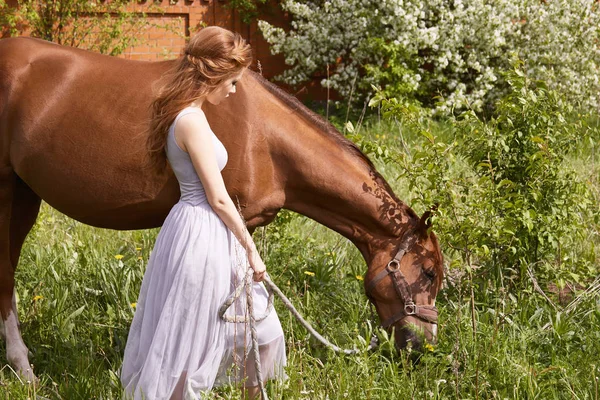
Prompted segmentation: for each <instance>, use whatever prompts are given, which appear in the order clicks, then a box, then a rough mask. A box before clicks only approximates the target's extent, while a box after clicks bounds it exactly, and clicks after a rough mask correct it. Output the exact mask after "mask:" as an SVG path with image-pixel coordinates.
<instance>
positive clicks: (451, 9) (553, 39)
mask: <svg viewBox="0 0 600 400" xmlns="http://www.w3.org/2000/svg"><path fill="white" fill-rule="evenodd" d="M281 6H282V8H283V9H284V10H285V11H287V12H288V13H289V14H290V16H291V17H292V22H291V26H292V28H291V30H290V31H289V32H285V31H284V30H283V29H281V28H278V27H275V26H273V25H270V24H269V23H267V22H265V21H259V27H260V29H261V31H262V33H263V35H264V37H265V39H266V40H267V41H268V42H269V43H270V44H271V51H272V53H273V54H284V56H285V61H286V63H287V64H288V65H290V66H291V68H289V69H288V70H286V71H285V72H284V73H283V74H282V75H280V76H278V77H277V79H279V80H282V81H284V82H286V83H288V84H292V85H298V84H300V83H302V82H304V81H307V80H308V79H309V78H310V77H311V76H313V75H314V74H316V73H318V74H322V75H325V71H326V68H327V66H328V65H329V67H330V70H329V78H328V79H323V81H322V82H321V83H322V85H323V86H327V85H328V86H329V87H330V88H332V89H335V90H337V91H338V92H339V93H340V94H341V95H342V96H344V97H348V96H350V94H351V93H354V99H355V100H358V99H362V98H365V97H368V96H369V95H370V94H371V84H375V85H379V86H382V87H383V88H384V92H385V93H386V94H387V95H391V96H398V97H404V98H408V99H415V100H418V101H420V102H421V103H423V104H425V105H427V106H431V107H434V108H435V110H436V111H437V112H441V113H445V112H449V111H451V110H452V109H454V108H457V107H462V106H464V104H465V103H468V104H469V105H470V108H473V109H475V110H481V109H483V107H484V106H485V105H488V104H492V103H493V101H494V100H496V99H497V98H498V97H499V96H500V95H501V94H502V92H503V90H504V89H505V88H506V84H505V83H504V81H503V79H502V78H501V74H500V71H503V70H505V69H507V68H509V67H510V64H509V63H510V60H509V57H507V56H508V55H509V54H511V53H515V54H516V55H517V56H518V57H519V58H521V59H522V60H523V61H524V62H525V63H526V65H527V68H528V71H527V72H528V74H529V76H531V77H532V78H534V79H541V80H544V81H546V82H548V84H549V86H550V87H551V88H552V89H556V90H559V91H561V92H563V93H565V94H566V95H567V97H568V98H570V99H572V100H576V101H578V102H581V103H582V104H584V105H585V106H587V107H591V108H597V107H598V105H599V99H598V93H599V92H600V82H599V71H598V66H599V61H600V54H599V49H598V46H599V44H600V32H599V27H600V11H599V9H598V7H599V5H598V3H597V2H596V1H595V0H551V1H541V0H493V1H492V0H470V1H468V2H464V3H463V1H462V0H328V1H321V0H284V1H283V2H282V4H281Z"/></svg>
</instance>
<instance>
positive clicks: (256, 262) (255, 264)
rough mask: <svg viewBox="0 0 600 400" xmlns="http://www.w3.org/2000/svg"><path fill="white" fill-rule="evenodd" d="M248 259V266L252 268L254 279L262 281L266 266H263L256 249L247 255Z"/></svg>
mask: <svg viewBox="0 0 600 400" xmlns="http://www.w3.org/2000/svg"><path fill="white" fill-rule="evenodd" d="M248 261H249V262H250V267H252V269H253V270H254V276H253V278H254V281H255V282H262V281H263V280H264V279H265V272H266V270H267V267H266V266H265V263H264V262H263V260H262V258H260V254H259V253H258V251H254V252H252V254H250V255H249V256H248Z"/></svg>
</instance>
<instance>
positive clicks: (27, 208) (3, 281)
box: [0, 168, 40, 382]
mask: <svg viewBox="0 0 600 400" xmlns="http://www.w3.org/2000/svg"><path fill="white" fill-rule="evenodd" d="M39 205H40V200H39V198H38V197H37V196H36V195H35V194H34V193H33V192H32V191H31V189H29V188H28V187H27V186H26V185H25V184H24V183H23V182H22V181H21V180H20V179H19V178H18V177H17V176H16V175H15V173H14V172H13V171H12V169H11V168H2V169H0V316H1V317H2V318H1V319H2V323H3V325H4V338H5V340H6V358H7V360H8V362H9V363H10V364H11V365H12V366H13V368H15V370H16V371H17V372H19V373H20V374H21V375H22V376H23V377H24V378H25V379H26V380H27V381H30V382H33V381H34V380H35V375H34V374H33V370H32V367H31V365H30V364H29V358H28V353H29V350H28V349H27V346H25V343H24V342H23V339H22V337H21V332H20V329H19V319H18V315H17V305H16V301H15V297H16V296H15V291H14V289H15V288H14V286H15V269H16V266H17V262H18V260H19V254H20V251H21V247H22V245H23V241H24V240H25V237H26V236H27V233H28V232H29V230H30V229H31V227H32V226H33V223H35V219H36V217H37V212H38V210H39Z"/></svg>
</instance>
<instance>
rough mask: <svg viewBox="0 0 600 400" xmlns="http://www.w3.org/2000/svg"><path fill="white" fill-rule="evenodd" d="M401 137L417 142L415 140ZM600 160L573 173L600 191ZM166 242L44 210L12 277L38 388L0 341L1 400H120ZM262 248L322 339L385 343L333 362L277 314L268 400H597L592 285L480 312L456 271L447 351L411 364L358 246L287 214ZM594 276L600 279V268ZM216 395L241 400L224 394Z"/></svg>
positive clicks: (491, 305) (367, 130)
mask: <svg viewBox="0 0 600 400" xmlns="http://www.w3.org/2000/svg"><path fill="white" fill-rule="evenodd" d="M393 132H397V127H395V126H393V125H386V124H379V123H377V122H373V123H371V124H367V125H366V126H365V127H363V130H362V134H363V135H364V136H365V138H366V139H367V140H369V141H372V142H374V143H382V144H385V145H386V146H389V147H390V148H399V147H400V144H399V141H398V139H397V136H396V134H395V133H393ZM405 140H406V141H407V142H408V144H409V145H410V141H411V138H410V137H405ZM595 153H596V151H595V150H593V149H591V150H590V149H589V148H586V147H584V148H582V149H581V151H580V152H579V153H578V157H576V158H573V159H572V160H570V162H571V163H572V165H574V166H575V167H576V169H577V171H578V173H579V174H580V175H581V176H582V177H583V178H584V179H585V180H587V182H588V183H589V185H590V187H591V188H592V189H593V190H594V191H595V192H596V194H598V191H599V190H600V183H599V182H598V176H599V175H600V162H599V161H598V154H595ZM376 164H377V166H378V169H379V170H380V171H381V172H382V174H383V175H384V176H385V177H386V178H387V179H388V181H389V182H390V184H391V185H392V187H393V188H394V189H395V190H396V193H397V194H398V195H399V197H400V198H402V199H405V200H406V201H407V202H408V203H409V204H411V199H412V198H413V196H414V194H413V193H412V192H411V191H409V190H408V189H407V185H406V182H404V181H403V180H402V179H397V177H398V175H399V174H398V168H399V167H398V166H397V165H394V164H389V163H388V164H384V163H383V162H381V161H378V162H376ZM418 211H423V210H418ZM157 232H158V230H157V229H153V230H145V231H134V232H119V231H110V230H101V229H96V228H92V227H89V226H85V225H82V224H80V223H78V222H76V221H73V220H71V219H69V218H67V217H65V216H63V215H62V214H60V213H58V212H56V211H55V210H53V209H51V208H50V207H49V206H48V205H46V204H44V205H43V207H42V211H41V214H40V217H39V219H38V222H37V224H36V226H35V227H34V230H33V231H32V232H31V234H30V236H29V237H28V239H27V242H26V244H25V247H24V250H23V253H22V256H21V261H20V266H19V269H18V271H17V290H18V295H19V297H18V300H19V311H20V317H21V321H22V329H23V338H24V340H25V343H26V344H27V345H28V347H29V349H30V350H31V353H32V354H31V357H30V361H31V362H32V363H33V364H34V366H35V371H36V373H37V375H38V377H39V378H40V385H39V386H38V387H32V386H27V385H22V384H21V382H20V381H19V378H18V377H17V376H16V375H15V374H14V373H13V371H12V370H11V369H10V367H8V366H7V365H5V364H4V363H5V350H4V345H3V344H2V345H0V360H1V361H0V365H2V367H0V399H11V400H16V399H35V398H47V399H118V398H119V397H120V393H121V389H120V385H119V379H118V371H119V368H120V365H121V362H122V356H123V350H124V346H125V343H126V337H127V332H128V328H129V324H130V322H131V319H132V316H133V313H134V310H135V302H136V299H137V293H138V290H139V287H140V284H141V279H142V276H143V273H144V267H145V264H146V262H147V260H148V256H149V253H150V251H151V249H152V246H153V243H154V240H155V237H156V234H157ZM588 233H589V235H588V236H589V240H590V241H591V243H592V251H595V252H597V250H598V249H600V247H598V243H599V238H598V226H596V225H594V224H593V223H590V225H589V232H588ZM255 239H256V241H257V243H258V245H259V248H261V250H262V254H263V255H264V258H265V260H266V263H267V268H268V271H269V272H270V274H271V276H272V278H273V280H274V281H275V282H276V283H277V284H278V285H279V286H280V287H281V288H282V290H283V291H284V292H285V293H286V294H287V295H288V297H289V298H290V299H292V301H293V302H294V303H295V305H296V306H297V308H299V310H301V312H302V313H303V314H304V315H305V316H306V317H307V319H308V320H309V321H311V322H312V323H313V324H314V325H315V326H316V328H317V329H318V330H319V331H320V332H322V333H323V334H324V335H325V336H327V337H328V338H330V339H331V340H332V341H333V342H335V343H337V344H338V345H342V346H348V347H353V346H356V347H364V346H365V341H366V342H368V341H369V338H370V336H371V334H372V333H375V334H377V335H378V336H379V339H380V347H379V348H378V349H377V350H375V351H373V352H370V353H362V354H360V355H357V356H341V355H336V354H334V353H332V352H330V351H328V350H326V349H325V348H323V346H322V345H320V344H319V343H317V342H316V341H315V340H314V339H313V338H311V337H310V336H309V335H307V333H306V331H305V330H304V329H303V328H302V327H301V326H300V325H299V324H298V323H297V322H296V321H295V320H294V319H293V318H292V317H291V315H290V314H289V313H288V312H287V311H286V310H285V309H284V308H283V307H282V305H281V304H280V303H276V308H277V310H278V313H279V315H280V318H281V321H282V324H283V327H284V331H285V333H286V338H287V349H288V361H289V365H288V368H287V373H288V375H289V380H288V381H286V382H273V383H270V384H269V386H268V391H269V394H270V398H271V399H446V398H453V399H506V398H507V399H594V400H597V399H598V398H599V389H598V386H599V384H600V382H598V379H599V377H600V358H599V357H598V355H599V354H600V300H599V297H598V291H597V290H596V291H595V292H589V293H588V292H585V291H584V289H585V287H591V286H592V281H590V280H588V281H587V282H585V283H586V284H585V285H584V286H583V287H582V288H581V289H580V290H579V291H578V292H576V293H574V294H570V295H566V296H560V297H559V296H558V295H557V294H556V293H553V292H552V291H551V290H549V286H548V284H550V283H551V282H540V286H541V288H542V290H543V291H545V293H546V295H547V296H548V298H545V297H544V296H543V295H542V294H541V293H540V291H537V290H535V289H534V285H533V282H531V284H529V285H523V286H521V287H519V290H516V291H508V290H502V288H499V289H498V290H494V291H489V292H486V293H477V296H476V303H475V310H474V311H475V314H472V313H471V306H470V302H469V298H470V297H469V290H470V288H469V287H468V285H467V284H466V283H465V282H466V281H465V280H464V279H461V278H460V276H457V274H456V273H453V274H450V276H449V278H448V279H447V280H446V282H445V289H444V290H443V291H442V292H441V293H440V295H439V296H438V303H437V304H438V307H439V309H440V326H439V332H440V336H439V343H438V344H437V346H436V347H435V348H433V349H432V350H429V351H427V353H426V354H424V355H423V357H422V358H421V360H420V362H419V363H417V364H415V365H413V364H411V363H409V362H408V361H407V360H408V357H409V355H408V354H400V355H399V354H396V353H395V352H394V351H391V349H392V348H393V343H391V342H390V341H389V340H388V339H387V336H386V334H385V332H383V331H381V330H380V329H378V328H377V327H376V326H377V322H376V321H374V320H373V317H372V315H373V314H372V312H373V311H372V309H371V307H370V306H369V304H368V301H367V299H366V297H365V296H364V294H363V288H362V281H361V279H362V275H363V274H364V272H365V263H364V261H363V260H362V258H361V256H360V254H359V253H358V251H357V250H356V249H355V248H354V246H353V245H352V244H351V243H350V242H349V241H347V240H346V239H345V238H343V237H341V236H339V235H338V234H336V233H334V232H332V231H330V230H328V229H327V228H325V227H323V226H321V225H318V224H316V223H315V222H313V221H311V220H308V219H306V218H304V217H301V216H297V215H293V214H291V213H288V212H285V213H283V214H282V215H281V216H280V218H279V219H278V220H277V222H276V223H275V224H273V225H271V226H269V227H268V228H265V229H258V230H257V232H256V233H255ZM442 246H443V243H442ZM444 250H445V251H446V250H447V249H444ZM451 261H452V256H451V255H447V257H446V262H447V263H448V264H449V263H450V262H451ZM594 268H595V269H596V271H598V270H600V265H598V259H597V258H596V262H595V266H594ZM459 270H460V269H457V268H455V269H454V271H459ZM591 275H593V274H591ZM596 283H597V282H596ZM473 322H474V323H475V328H476V329H475V330H473ZM214 397H215V398H222V399H230V398H231V399H233V398H238V397H239V393H238V392H237V391H236V389H235V388H224V389H221V390H220V391H218V392H215V395H214Z"/></svg>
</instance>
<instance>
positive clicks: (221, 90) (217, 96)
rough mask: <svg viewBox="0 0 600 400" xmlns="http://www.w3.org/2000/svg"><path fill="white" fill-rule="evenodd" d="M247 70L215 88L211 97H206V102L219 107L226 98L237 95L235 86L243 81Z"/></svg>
mask: <svg viewBox="0 0 600 400" xmlns="http://www.w3.org/2000/svg"><path fill="white" fill-rule="evenodd" d="M244 71H245V69H243V70H242V71H241V72H240V73H239V74H237V75H235V76H233V77H230V78H228V79H226V80H225V81H224V82H222V83H221V84H220V85H219V86H217V87H216V88H215V90H213V91H212V92H211V93H210V94H209V95H207V96H206V100H207V101H208V102H209V103H210V104H213V105H215V106H216V105H218V104H219V103H220V102H221V101H223V100H224V99H225V98H226V97H229V94H230V93H235V84H236V83H237V82H238V81H239V80H240V79H242V75H243V74H244Z"/></svg>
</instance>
